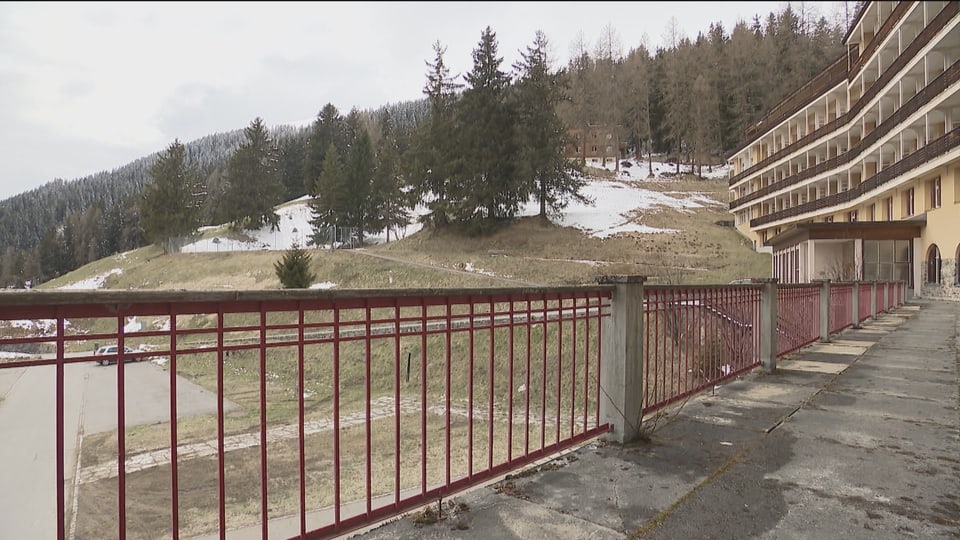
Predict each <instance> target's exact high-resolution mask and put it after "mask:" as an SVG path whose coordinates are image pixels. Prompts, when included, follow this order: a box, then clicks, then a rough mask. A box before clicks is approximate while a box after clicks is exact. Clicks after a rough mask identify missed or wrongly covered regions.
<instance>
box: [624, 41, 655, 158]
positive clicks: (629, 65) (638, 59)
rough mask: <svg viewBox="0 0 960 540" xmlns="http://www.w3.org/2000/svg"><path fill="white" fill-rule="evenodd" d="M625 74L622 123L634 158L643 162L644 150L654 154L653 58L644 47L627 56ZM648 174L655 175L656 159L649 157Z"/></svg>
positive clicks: (632, 51)
mask: <svg viewBox="0 0 960 540" xmlns="http://www.w3.org/2000/svg"><path fill="white" fill-rule="evenodd" d="M623 68H624V70H625V73H624V77H623V78H624V81H625V86H626V87H625V88H624V102H625V103H624V119H623V124H624V126H625V127H626V129H627V133H629V140H631V141H632V142H633V145H634V157H635V158H636V159H637V160H638V161H639V160H641V159H643V152H644V149H646V151H647V152H648V153H652V152H653V148H652V146H653V140H652V139H653V133H652V131H651V129H650V55H649V53H648V52H647V49H646V47H644V46H643V45H641V46H640V47H639V48H637V49H633V50H631V51H630V53H629V54H627V59H626V62H624V66H623ZM648 169H649V170H648V174H649V176H651V177H652V176H653V157H652V155H651V156H650V161H649V163H648Z"/></svg>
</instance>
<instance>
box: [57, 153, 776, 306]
mask: <svg viewBox="0 0 960 540" xmlns="http://www.w3.org/2000/svg"><path fill="white" fill-rule="evenodd" d="M638 165H640V164H638ZM654 166H655V171H656V172H657V176H656V177H654V178H651V179H646V178H641V176H642V175H645V173H646V170H647V166H646V165H643V166H635V167H634V168H633V170H634V171H636V172H635V174H634V175H631V174H630V173H629V170H626V171H625V172H623V173H621V174H620V175H619V176H617V175H616V174H615V173H613V172H611V171H605V170H601V169H590V172H591V181H590V183H589V184H588V190H587V192H588V195H590V196H591V198H593V199H594V201H595V205H594V206H576V205H572V206H571V207H569V208H568V209H567V210H566V211H565V212H564V213H563V215H561V216H554V217H553V218H551V220H550V221H549V222H546V223H545V222H543V221H542V220H540V219H539V218H537V217H535V215H534V214H535V210H532V209H531V208H530V207H528V208H527V210H526V211H525V212H523V213H522V217H520V218H518V219H517V220H515V221H514V222H513V223H511V224H509V225H506V226H504V227H502V228H501V229H500V230H498V231H496V232H495V233H494V234H492V235H489V236H485V237H477V238H470V237H465V236H463V235H460V234H457V233H455V232H451V231H436V230H421V229H420V228H419V226H418V225H417V224H412V225H411V226H409V227H408V228H407V230H406V231H405V232H404V233H403V235H402V238H401V239H400V240H393V239H391V241H390V242H386V241H385V240H386V239H385V237H373V238H371V239H370V241H371V244H370V245H366V246H364V247H363V248H362V249H333V250H331V249H319V248H311V249H310V251H309V252H310V254H311V257H312V266H313V271H314V272H315V273H316V275H317V279H316V281H315V284H314V287H337V288H394V287H396V288H399V287H492V286H509V285H511V284H513V285H519V284H526V285H539V284H542V285H548V284H578V283H592V282H595V280H596V277H597V276H599V275H603V274H621V273H629V274H641V275H646V276H650V277H651V283H681V282H682V283H726V282H729V281H730V280H732V279H736V278H740V277H745V276H746V277H754V276H766V275H768V274H769V257H768V256H766V255H762V254H757V253H755V252H754V251H753V249H752V248H751V246H749V245H747V244H746V241H745V240H744V239H743V238H742V237H741V236H740V235H739V234H738V233H737V232H736V231H735V230H734V229H733V228H732V227H730V226H729V214H728V213H727V211H726V204H725V203H723V202H722V201H724V200H725V199H726V182H725V181H724V180H723V179H722V178H720V176H722V175H723V173H724V172H725V170H724V169H718V170H717V171H715V172H714V173H713V174H712V176H713V178H707V179H702V180H701V179H698V178H696V177H694V176H689V175H683V176H680V177H672V176H670V173H669V172H668V171H669V170H670V168H671V166H668V165H666V164H659V163H654ZM278 213H279V214H280V215H281V230H280V231H279V232H271V231H269V230H263V231H258V232H256V231H255V232H252V233H250V234H249V235H247V237H246V238H240V237H238V236H237V235H236V234H233V235H231V234H229V233H227V231H226V228H225V227H221V228H217V227H209V228H206V229H205V230H204V231H203V232H202V238H199V239H197V241H195V242H194V243H192V244H189V245H187V246H186V247H185V248H184V252H182V253H179V254H175V255H164V254H163V253H162V252H161V251H160V250H159V249H158V248H156V247H154V246H148V247H145V248H140V249H136V250H133V251H129V252H125V253H122V254H119V255H114V256H111V257H107V258H104V259H101V260H98V261H96V262H93V263H90V264H88V265H86V266H83V267H81V268H79V269H77V270H76V271H73V272H70V273H68V274H66V275H64V276H61V277H60V278H58V279H55V280H52V281H50V282H48V283H45V284H43V285H42V286H40V287H39V288H40V289H54V288H64V287H68V288H90V289H94V288H100V287H103V288H109V289H222V288H235V289H252V288H278V287H279V286H280V284H279V280H278V279H277V277H276V275H275V272H274V269H273V264H274V262H275V261H277V260H278V259H279V258H280V257H281V255H282V250H284V249H287V248H289V247H290V245H291V244H292V243H293V242H294V241H297V242H298V243H300V244H301V245H303V244H304V243H305V242H304V238H305V237H306V234H305V231H307V228H308V227H309V225H306V224H305V223H306V220H308V219H309V216H308V214H309V211H308V209H307V206H306V201H305V200H303V199H298V200H294V201H290V202H289V203H286V204H284V205H281V206H279V207H278Z"/></svg>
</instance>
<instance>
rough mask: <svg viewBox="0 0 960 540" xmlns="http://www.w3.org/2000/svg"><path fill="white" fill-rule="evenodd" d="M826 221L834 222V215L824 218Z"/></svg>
mask: <svg viewBox="0 0 960 540" xmlns="http://www.w3.org/2000/svg"><path fill="white" fill-rule="evenodd" d="M823 222H824V223H833V216H827V217H825V218H823Z"/></svg>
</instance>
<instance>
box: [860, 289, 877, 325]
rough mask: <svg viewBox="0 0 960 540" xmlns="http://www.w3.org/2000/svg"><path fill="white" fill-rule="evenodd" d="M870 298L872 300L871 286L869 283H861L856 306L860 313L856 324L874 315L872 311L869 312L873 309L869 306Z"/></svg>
mask: <svg viewBox="0 0 960 540" xmlns="http://www.w3.org/2000/svg"><path fill="white" fill-rule="evenodd" d="M871 298H873V285H872V284H869V283H861V284H860V298H859V300H858V304H859V305H858V306H857V308H859V312H860V313H859V319H858V320H857V322H858V323H860V322H863V321H865V320H867V319H868V318H870V316H871V315H873V314H874V313H873V311H871V310H872V309H873V308H872V307H871V304H870V302H871Z"/></svg>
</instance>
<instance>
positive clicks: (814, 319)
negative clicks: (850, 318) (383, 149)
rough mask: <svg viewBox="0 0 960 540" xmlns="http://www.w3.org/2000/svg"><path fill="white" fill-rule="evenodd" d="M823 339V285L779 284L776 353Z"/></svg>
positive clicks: (784, 352)
mask: <svg viewBox="0 0 960 540" xmlns="http://www.w3.org/2000/svg"><path fill="white" fill-rule="evenodd" d="M819 338H820V286H819V285H782V286H779V287H777V356H781V355H784V354H787V353H790V352H793V351H795V350H797V349H799V348H801V347H803V346H805V345H809V344H811V343H813V342H814V341H816V340H817V339H819Z"/></svg>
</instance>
